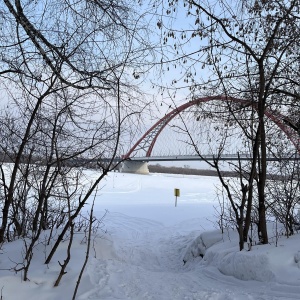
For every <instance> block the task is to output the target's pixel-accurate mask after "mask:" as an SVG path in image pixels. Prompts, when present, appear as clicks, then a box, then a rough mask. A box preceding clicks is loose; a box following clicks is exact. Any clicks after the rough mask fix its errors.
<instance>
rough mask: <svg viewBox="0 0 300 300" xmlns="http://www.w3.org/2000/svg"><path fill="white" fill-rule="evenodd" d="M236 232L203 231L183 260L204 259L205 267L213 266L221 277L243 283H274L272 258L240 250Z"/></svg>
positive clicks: (189, 247) (263, 254) (190, 246)
mask: <svg viewBox="0 0 300 300" xmlns="http://www.w3.org/2000/svg"><path fill="white" fill-rule="evenodd" d="M235 235H236V233H234V232H231V233H228V234H223V235H222V233H221V232H220V231H211V232H204V233H202V234H201V235H200V236H198V237H197V238H196V239H195V240H194V241H193V242H192V243H191V244H190V245H189V246H188V248H187V250H186V252H185V254H184V256H183V261H184V262H185V263H186V262H187V261H189V260H191V259H192V258H195V257H198V256H200V257H203V260H202V264H204V265H205V266H214V267H216V268H217V269H218V270H219V271H220V272H221V273H222V274H224V275H228V276H233V277H235V278H237V279H240V280H256V281H263V282H264V281H265V282H269V281H274V280H275V274H274V273H273V271H272V269H271V265H270V262H269V258H268V256H267V255H266V254H265V253H257V251H239V249H238V240H237V237H235Z"/></svg>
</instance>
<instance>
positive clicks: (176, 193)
mask: <svg viewBox="0 0 300 300" xmlns="http://www.w3.org/2000/svg"><path fill="white" fill-rule="evenodd" d="M174 196H175V207H176V206H177V197H180V189H174Z"/></svg>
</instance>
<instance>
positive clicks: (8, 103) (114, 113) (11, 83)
mask: <svg viewBox="0 0 300 300" xmlns="http://www.w3.org/2000/svg"><path fill="white" fill-rule="evenodd" d="M138 5H139V4H138ZM137 10H138V6H135V4H133V3H131V2H130V1H111V0H108V1H86V0H80V1H69V0H65V1H47V0H43V1H38V2H37V1H29V2H28V1H27V2H24V1H9V0H7V1H3V3H2V4H0V15H1V21H0V22H1V29H0V53H1V55H0V89H1V95H2V97H3V99H1V105H3V110H2V111H1V116H0V128H1V132H0V137H1V140H2V143H1V145H0V154H1V157H0V159H1V161H0V171H1V174H0V195H1V199H0V203H1V212H2V214H1V226H0V243H2V242H5V241H10V240H12V239H16V238H20V237H22V238H24V239H25V238H29V241H28V240H26V243H27V244H26V245H28V247H27V248H26V249H27V250H26V258H25V259H26V261H27V262H26V264H25V265H24V266H25V267H24V268H26V276H25V277H24V279H25V280H26V279H27V278H28V277H27V274H28V268H29V266H30V260H31V258H32V255H33V251H32V250H33V248H34V246H35V245H36V243H37V242H38V240H39V237H40V234H41V232H42V231H43V230H46V229H50V231H51V232H52V231H53V228H54V227H61V228H62V232H61V234H60V235H59V236H58V239H57V241H56V243H55V245H54V247H53V249H52V251H51V252H50V255H49V257H48V259H47V261H50V260H51V255H53V254H54V252H55V250H56V249H57V247H58V245H59V243H60V242H61V240H62V239H63V237H64V236H65V234H66V233H67V232H68V231H69V230H70V229H71V231H72V230H73V229H72V228H73V224H74V223H75V222H76V219H77V218H78V216H79V215H80V212H81V210H82V208H83V207H84V205H86V204H87V202H88V201H89V197H90V196H91V195H92V193H93V191H94V190H95V189H96V188H97V186H98V184H99V183H100V181H101V180H102V179H103V177H104V176H106V174H107V173H108V172H109V171H110V170H113V169H114V168H115V167H116V166H117V165H118V163H119V161H117V160H115V158H116V157H121V156H122V154H123V153H124V152H123V151H124V147H126V142H127V140H129V137H130V135H131V134H132V132H134V129H133V131H131V126H133V124H134V125H135V126H136V125H138V124H139V122H141V121H140V115H141V113H142V112H143V110H144V109H145V107H147V106H148V101H147V99H145V97H144V96H143V94H142V93H141V92H140V90H139V88H138V87H137V86H138V84H139V83H140V82H141V81H142V80H143V79H144V73H145V71H146V70H147V69H146V68H147V67H148V66H147V62H151V60H152V58H153V54H152V48H151V44H150V42H149V40H148V32H149V28H148V26H147V20H146V19H145V18H144V16H143V15H141V14H140V13H138V12H137ZM89 166H93V167H94V168H96V169H97V170H98V171H99V176H98V177H97V178H95V179H93V180H91V182H88V183H85V184H84V183H83V179H84V178H85V176H84V172H85V170H84V168H86V167H89ZM65 187H68V190H66V189H65ZM70 195H71V196H70ZM27 258H28V259H27ZM24 268H23V269H24ZM62 273H63V272H62Z"/></svg>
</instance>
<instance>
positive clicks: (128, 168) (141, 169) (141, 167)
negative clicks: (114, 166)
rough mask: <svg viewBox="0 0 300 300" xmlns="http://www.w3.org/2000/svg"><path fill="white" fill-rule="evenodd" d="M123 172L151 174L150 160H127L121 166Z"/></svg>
mask: <svg viewBox="0 0 300 300" xmlns="http://www.w3.org/2000/svg"><path fill="white" fill-rule="evenodd" d="M121 172H122V173H135V174H149V169H148V162H146V161H133V160H125V161H123V163H122V166H121Z"/></svg>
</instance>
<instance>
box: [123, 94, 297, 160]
mask: <svg viewBox="0 0 300 300" xmlns="http://www.w3.org/2000/svg"><path fill="white" fill-rule="evenodd" d="M213 100H221V101H227V102H234V103H238V104H241V105H243V106H250V105H251V106H252V107H254V109H256V105H257V104H256V103H255V102H254V103H253V102H251V101H248V100H244V99H239V98H235V97H226V96H223V95H220V96H209V97H202V98H197V99H194V100H192V101H189V102H186V103H184V104H182V105H180V106H178V107H176V108H175V109H173V110H172V111H171V112H169V113H168V114H166V115H165V116H164V117H163V118H161V119H160V120H158V121H157V122H156V123H155V124H154V125H153V126H152V127H150V128H149V129H148V130H147V131H146V132H145V133H144V135H143V136H142V137H141V138H140V139H139V140H138V141H137V142H136V143H135V144H134V145H133V146H132V148H131V149H130V150H129V151H128V152H127V153H126V154H125V155H124V158H125V159H127V158H130V155H131V154H132V153H133V152H134V151H137V150H140V149H143V150H146V149H147V151H146V157H150V156H151V153H152V150H153V147H154V145H155V143H156V141H157V138H158V136H159V135H160V133H161V132H162V130H163V129H164V128H165V127H166V126H167V124H168V123H169V122H170V121H171V120H172V119H174V117H176V116H177V115H178V114H180V113H181V112H183V111H184V110H186V109H187V108H189V107H191V106H194V105H199V104H200V103H203V102H209V101H213ZM265 116H266V117H267V118H269V119H270V120H271V121H273V122H274V123H275V124H276V125H277V126H278V127H279V128H280V129H281V130H282V131H283V132H284V133H285V134H286V136H287V137H288V138H289V140H290V141H291V142H292V143H293V144H294V146H295V147H296V149H297V151H298V152H299V153H300V136H299V135H298V134H297V131H296V130H295V129H293V128H291V127H290V126H288V125H286V123H285V120H286V117H285V116H284V115H282V114H280V113H279V112H276V111H272V110H266V111H265Z"/></svg>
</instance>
